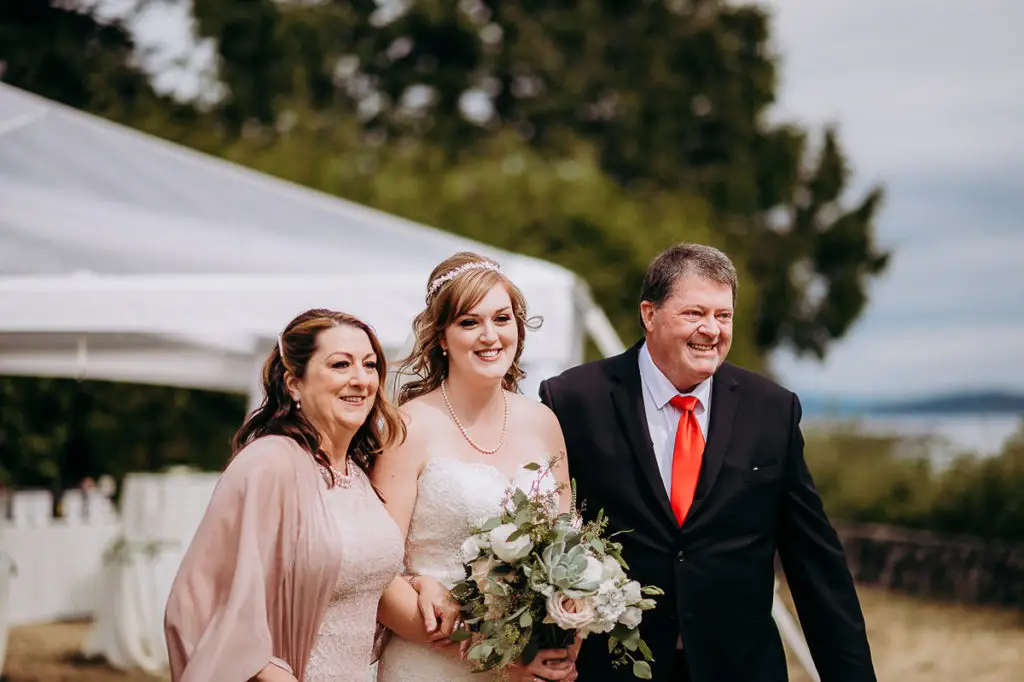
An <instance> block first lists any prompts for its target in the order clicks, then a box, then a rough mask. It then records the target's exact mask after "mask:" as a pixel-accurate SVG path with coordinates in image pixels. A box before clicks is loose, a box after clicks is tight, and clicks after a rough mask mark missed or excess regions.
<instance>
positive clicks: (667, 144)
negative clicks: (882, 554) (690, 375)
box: [202, 0, 887, 356]
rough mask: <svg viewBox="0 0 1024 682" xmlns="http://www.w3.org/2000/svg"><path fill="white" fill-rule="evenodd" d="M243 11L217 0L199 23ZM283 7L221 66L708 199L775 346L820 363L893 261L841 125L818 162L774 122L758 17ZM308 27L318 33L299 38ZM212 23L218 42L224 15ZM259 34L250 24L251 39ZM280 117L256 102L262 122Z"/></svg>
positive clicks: (656, 6)
mask: <svg viewBox="0 0 1024 682" xmlns="http://www.w3.org/2000/svg"><path fill="white" fill-rule="evenodd" d="M237 2H238V0H209V1H208V2H206V3H203V4H204V7H205V9H204V13H206V14H209V15H211V16H213V15H217V14H219V13H222V12H227V11H228V10H227V9H223V10H222V9H218V7H221V6H222V7H224V8H227V7H229V6H232V5H234V4H236V3H237ZM277 11H279V12H280V17H281V21H280V23H279V24H278V26H279V30H278V31H277V32H276V42H273V43H263V44H261V45H262V47H258V48H257V49H258V50H260V51H261V54H263V55H264V56H261V57H260V58H257V59H254V58H252V57H251V55H249V56H246V57H245V58H244V59H242V60H239V59H234V58H233V55H232V53H231V51H230V50H228V51H225V50H222V57H223V58H224V59H225V62H226V63H227V64H229V66H226V67H225V68H226V70H227V71H230V70H231V69H234V68H238V69H243V70H244V69H247V68H250V66H251V65H252V64H260V63H263V62H264V61H267V57H266V55H270V54H273V55H275V59H283V60H284V62H285V63H290V64H293V65H301V66H302V69H301V72H302V75H303V77H302V78H293V79H291V80H289V79H287V78H281V79H278V81H277V82H278V88H277V89H276V90H274V93H273V102H272V104H273V103H275V102H276V104H277V105H278V106H279V107H281V106H290V104H289V102H292V101H294V100H292V99H290V97H293V96H295V95H299V94H301V93H302V92H303V91H304V90H305V89H306V87H307V86H306V85H302V84H304V83H310V82H316V83H320V84H321V85H322V84H324V83H326V82H327V80H328V79H330V80H331V81H332V82H334V83H335V84H336V85H337V90H336V92H335V96H334V97H329V96H324V95H323V94H321V95H320V96H318V97H317V98H316V101H315V102H314V106H315V107H316V108H320V109H328V110H333V111H344V110H346V109H348V110H349V111H352V110H354V111H355V112H356V113H357V114H358V116H359V117H360V120H362V122H363V126H364V129H365V131H366V132H367V134H368V136H370V138H373V139H380V138H381V137H383V136H387V137H389V138H406V137H412V138H415V139H419V140H424V141H428V142H431V143H433V144H435V145H437V146H438V148H439V149H442V150H444V151H446V152H447V153H448V154H451V155H454V156H458V155H460V154H470V155H474V154H476V153H477V152H476V145H478V144H479V143H480V141H481V140H482V139H487V138H490V137H491V136H493V135H495V134H499V133H500V132H502V131H509V132H514V133H515V134H517V135H518V136H520V137H521V138H522V139H524V140H527V141H528V142H529V143H530V144H531V145H533V146H534V147H536V148H537V149H539V150H541V151H543V152H544V153H547V154H551V155H553V157H555V158H557V157H559V156H564V155H565V153H566V152H567V150H571V149H574V148H575V147H576V141H577V140H580V139H582V140H585V141H587V142H588V143H590V144H591V145H592V146H593V147H594V148H595V149H596V151H597V155H598V159H599V162H600V166H601V168H602V169H603V170H604V171H605V172H607V173H608V174H609V175H610V176H611V177H613V178H614V179H615V180H616V181H617V182H618V183H619V184H621V185H622V186H623V187H625V188H627V189H631V188H633V187H636V186H648V185H650V184H654V185H656V186H658V187H660V188H662V189H664V190H666V191H681V192H684V193H696V194H697V195H699V196H701V197H702V198H704V199H705V200H706V201H707V203H708V204H709V206H710V207H711V209H712V216H713V219H714V221H715V223H716V225H717V226H718V229H719V231H720V233H721V234H723V235H724V236H725V238H726V240H725V241H726V243H727V244H728V246H729V247H730V250H731V251H732V252H733V253H734V254H737V255H738V256H739V257H740V258H741V259H748V258H749V260H750V270H751V273H752V275H753V277H754V278H755V281H756V283H757V285H758V290H759V292H760V296H761V298H760V300H759V304H758V306H757V315H758V324H757V327H758V334H757V340H758V344H759V347H760V348H761V350H762V351H763V352H767V351H770V350H771V349H773V348H775V347H777V346H779V345H783V344H789V345H791V346H793V347H794V348H795V349H796V350H797V351H798V352H808V353H812V354H815V355H817V356H823V355H824V354H825V353H826V352H827V349H828V345H829V343H830V342H831V341H832V340H833V339H836V338H839V337H841V336H842V335H843V334H844V333H845V332H846V330H847V329H849V327H850V325H851V324H852V323H853V322H854V321H855V320H856V319H857V317H858V316H859V314H860V313H861V312H862V310H863V307H864V305H865V302H866V296H867V294H866V290H867V285H868V282H869V280H870V278H871V277H872V276H874V275H877V274H878V273H880V272H881V271H882V270H883V269H884V267H885V265H886V263H887V254H886V253H884V252H882V251H881V250H880V249H878V247H877V246H876V244H875V241H874V237H873V225H874V219H875V215H876V213H877V210H878V208H879V206H880V202H881V197H882V192H881V190H880V189H878V188H874V189H872V190H870V191H869V192H868V194H867V196H866V197H864V198H863V199H861V200H860V201H858V202H855V204H854V207H853V208H852V209H847V208H846V206H845V202H844V191H845V188H846V184H847V179H848V171H847V167H846V160H845V158H844V154H843V152H842V150H841V149H840V146H839V142H838V139H837V135H836V132H835V131H834V130H829V131H827V132H826V133H825V135H824V138H823V141H822V147H823V149H824V151H823V152H822V154H821V155H820V156H819V158H818V160H817V163H815V161H814V160H813V159H809V158H808V154H807V149H806V146H807V145H806V140H807V133H806V132H805V131H803V130H801V129H800V128H798V127H797V126H794V125H772V124H770V123H769V122H768V120H767V118H766V114H767V112H768V110H769V108H770V106H771V105H772V103H773V102H774V98H775V90H776V58H775V57H774V55H773V54H772V51H771V48H770V21H769V20H770V17H769V15H768V14H767V11H766V10H765V9H763V8H762V7H761V6H757V5H741V4H733V3H727V2H722V1H721V0H645V1H644V2H639V1H637V2H621V1H619V0H559V1H558V2H547V3H537V2H531V1H528V0H464V1H462V2H458V3H455V2H449V1H447V0H412V1H411V2H408V3H382V2H376V1H372V0H361V1H355V2H339V1H333V2H331V1H327V2H320V3H312V4H307V3H292V4H288V5H278V10H277ZM310 24H313V25H315V26H316V27H317V30H316V31H308V30H304V29H303V27H306V26H308V25H310ZM202 25H203V28H204V35H207V36H211V37H214V38H217V39H221V37H220V34H218V33H217V30H216V28H217V26H218V24H217V23H216V22H214V21H212V20H207V21H206V22H204V23H203V24H202ZM261 25H262V24H261V23H260V21H259V20H258V19H256V18H254V17H250V18H249V19H247V26H248V29H246V31H247V34H248V35H249V36H250V40H249V43H248V44H251V45H254V46H255V45H256V42H255V41H254V40H253V37H254V36H256V35H258V34H259V26H261ZM239 30H240V29H239ZM299 36H306V37H308V38H309V40H307V41H306V42H301V41H300V40H298V37H299ZM299 45H301V49H299ZM288 46H291V47H288ZM231 64H234V66H230V65H231ZM256 77H257V78H258V76H256ZM300 86H301V87H300ZM267 102H270V100H267ZM269 111H270V110H269V109H266V108H265V107H264V108H260V107H253V108H251V112H252V113H254V114H258V115H259V117H260V118H261V120H265V121H269V120H270V118H271V117H270V116H269V115H268V114H269ZM277 111H279V110H277ZM780 218H785V220H780ZM670 241H671V240H670Z"/></svg>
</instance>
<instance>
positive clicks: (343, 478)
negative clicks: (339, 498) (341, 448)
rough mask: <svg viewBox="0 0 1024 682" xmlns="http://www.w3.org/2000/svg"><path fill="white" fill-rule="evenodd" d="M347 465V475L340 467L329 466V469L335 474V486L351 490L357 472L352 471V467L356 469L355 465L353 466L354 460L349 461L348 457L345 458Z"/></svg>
mask: <svg viewBox="0 0 1024 682" xmlns="http://www.w3.org/2000/svg"><path fill="white" fill-rule="evenodd" d="M345 463H346V464H347V465H348V473H347V474H346V473H345V472H343V471H341V470H340V469H338V467H336V466H334V465H333V464H328V465H327V466H328V468H329V469H330V470H331V473H333V474H334V483H335V485H337V486H338V487H339V488H351V487H352V481H353V479H354V478H355V473H356V472H355V471H353V470H352V467H354V466H355V464H353V463H352V460H350V459H348V458H347V457H346V458H345Z"/></svg>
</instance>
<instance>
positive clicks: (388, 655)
mask: <svg viewBox="0 0 1024 682" xmlns="http://www.w3.org/2000/svg"><path fill="white" fill-rule="evenodd" d="M547 462H548V460H547V458H546V457H545V458H539V459H538V460H537V462H536V463H538V464H541V465H544V466H546V465H547ZM539 476H540V472H537V471H530V470H528V469H522V468H521V469H519V471H518V472H517V473H516V475H515V476H514V477H513V478H511V479H509V477H508V476H506V475H505V474H504V473H503V472H502V471H501V470H500V469H497V468H496V467H494V466H492V465H490V464H488V463H486V462H465V461H462V460H457V459H452V458H445V457H435V458H433V459H431V460H430V461H429V462H428V463H427V465H426V467H424V469H423V471H422V473H420V478H419V481H418V485H417V496H416V506H415V507H414V508H413V513H412V520H411V522H410V524H409V533H408V536H407V537H406V541H405V564H406V570H407V571H408V572H409V573H413V574H416V575H426V576H430V577H432V578H436V579H437V580H439V581H441V582H442V583H444V584H445V585H447V586H448V587H451V586H452V585H454V584H455V583H456V582H458V581H459V580H462V579H463V578H464V577H465V576H466V572H465V568H464V567H463V564H462V558H461V551H460V550H461V549H462V543H463V542H465V541H466V538H468V537H469V528H470V526H471V525H473V524H477V523H481V522H483V521H484V520H485V519H487V518H489V517H491V516H494V515H495V514H497V513H498V512H499V511H500V507H501V500H502V498H503V497H504V496H505V491H506V489H508V488H509V487H510V486H511V485H513V484H515V485H517V486H518V487H520V488H522V489H523V490H526V491H528V490H530V487H531V485H533V484H534V483H535V482H538V481H539V484H540V485H541V486H543V487H547V486H550V487H549V488H547V489H553V488H554V486H555V483H554V480H553V479H552V477H551V474H548V475H546V476H545V477H544V478H543V479H540V478H539ZM377 679H378V682H462V681H463V680H465V681H466V682H487V681H488V680H491V679H492V676H490V675H486V674H473V673H471V672H470V668H469V666H468V665H467V664H465V663H463V662H461V661H458V660H456V659H454V658H449V657H447V656H446V655H445V654H442V653H439V652H437V651H434V650H431V649H429V648H427V647H424V646H422V645H419V644H414V643H411V642H407V641H406V640H403V639H401V638H400V637H397V636H396V637H393V638H392V639H391V641H390V642H389V644H388V646H387V647H386V648H385V649H384V654H383V657H382V658H381V662H380V668H379V672H378V678H377Z"/></svg>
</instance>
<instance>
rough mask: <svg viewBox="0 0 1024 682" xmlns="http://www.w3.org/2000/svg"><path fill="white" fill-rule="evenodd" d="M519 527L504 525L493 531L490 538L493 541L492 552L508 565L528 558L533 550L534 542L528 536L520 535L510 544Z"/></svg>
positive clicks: (510, 524)
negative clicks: (510, 538)
mask: <svg viewBox="0 0 1024 682" xmlns="http://www.w3.org/2000/svg"><path fill="white" fill-rule="evenodd" d="M517 530H519V529H518V527H516V525H515V524H512V523H503V524H501V525H500V526H498V527H497V528H495V529H494V530H492V531H491V532H490V533H489V534H488V537H489V538H490V541H491V550H492V551H493V552H494V554H495V555H496V556H497V557H498V558H499V559H501V560H502V561H504V562H506V563H512V562H514V561H518V560H520V559H522V558H523V557H525V556H527V555H528V554H529V553H530V551H531V550H533V540H531V539H530V536H529V535H528V534H523V535H520V536H519V537H518V538H516V539H515V540H512V541H511V542H509V539H508V537H509V536H510V535H512V533H514V532H516V531H517Z"/></svg>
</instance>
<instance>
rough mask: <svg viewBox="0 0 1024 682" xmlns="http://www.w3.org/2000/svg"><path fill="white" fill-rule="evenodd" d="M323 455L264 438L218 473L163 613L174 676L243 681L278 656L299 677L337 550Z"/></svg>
mask: <svg viewBox="0 0 1024 682" xmlns="http://www.w3.org/2000/svg"><path fill="white" fill-rule="evenodd" d="M322 489H323V488H322V483H321V478H320V472H319V470H318V465H317V464H316V463H315V462H314V461H313V458H312V457H311V456H310V455H309V453H308V452H306V451H305V450H304V449H303V448H302V447H300V446H299V445H298V444H297V443H296V442H295V441H293V440H292V439H290V438H286V437H284V436H265V437H262V438H258V439H256V440H255V441H253V442H252V443H250V444H249V445H247V446H246V447H245V448H244V449H242V450H241V451H240V452H239V453H238V454H237V455H236V456H235V457H234V458H233V459H232V461H231V463H230V464H229V465H228V466H227V468H226V469H225V470H224V473H223V474H222V476H221V478H220V480H219V481H218V483H217V486H216V488H215V490H214V493H213V496H212V498H211V500H210V504H209V507H208V508H207V510H206V514H205V516H204V517H203V520H202V522H201V523H200V525H199V528H198V530H197V532H196V534H195V537H194V538H193V540H192V544H191V545H190V546H189V548H188V551H187V552H186V553H185V556H184V558H183V559H182V562H181V565H180V567H179V569H178V573H177V576H176V577H175V580H174V583H173V585H172V587H171V592H170V597H169V599H168V602H167V609H166V612H165V615H164V634H165V637H166V641H167V652H168V657H169V661H170V669H171V679H172V681H173V682H213V681H214V680H215V681H216V682H246V681H247V680H250V679H251V678H252V677H254V676H255V675H256V674H257V673H258V672H259V671H260V670H262V669H263V667H264V666H266V665H267V663H268V662H269V661H270V660H271V658H272V657H276V658H279V659H281V660H282V661H284V662H285V663H287V664H288V665H290V666H291V667H292V670H293V671H294V674H295V677H296V678H297V679H299V680H302V678H303V673H304V671H305V667H306V662H307V660H308V658H309V655H310V651H311V650H312V648H313V643H314V641H315V639H316V636H317V629H318V628H319V626H320V622H321V620H322V618H323V615H324V612H325V610H326V608H327V604H328V601H329V600H330V597H331V595H332V593H333V591H334V589H335V586H336V585H337V584H338V578H339V571H340V563H341V550H340V547H339V545H338V539H337V538H338V536H337V531H336V526H335V524H334V521H333V519H332V518H331V515H330V513H329V510H328V508H327V506H326V503H325V500H324V497H323V493H322Z"/></svg>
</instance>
